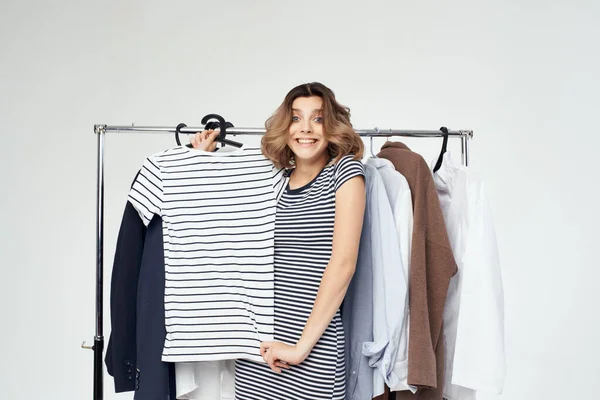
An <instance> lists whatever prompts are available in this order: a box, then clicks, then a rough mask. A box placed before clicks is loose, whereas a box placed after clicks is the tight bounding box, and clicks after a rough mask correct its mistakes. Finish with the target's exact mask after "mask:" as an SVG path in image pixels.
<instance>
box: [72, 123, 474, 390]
mask: <svg viewBox="0 0 600 400" xmlns="http://www.w3.org/2000/svg"><path fill="white" fill-rule="evenodd" d="M203 129H204V127H186V128H182V129H180V130H179V133H187V134H193V133H196V132H200V131H202V130H203ZM355 131H356V132H357V133H358V134H359V135H360V136H362V137H369V138H374V137H375V138H376V137H390V136H404V137H416V138H431V137H443V136H444V135H443V133H442V132H441V131H440V130H398V129H379V128H374V129H355ZM109 132H115V133H117V132H120V133H171V134H175V133H176V128H175V127H166V126H125V125H123V126H118V125H94V133H96V135H97V137H98V142H97V143H98V158H97V176H96V178H97V187H96V197H97V199H96V335H95V336H94V345H93V346H86V345H85V342H83V344H82V345H81V347H82V348H85V349H90V350H93V351H94V397H93V399H94V400H102V399H103V372H104V369H103V367H102V356H103V350H104V336H103V301H104V298H103V290H104V288H103V284H104V279H103V278H104V257H103V253H104V137H105V134H106V133H109ZM264 133H265V129H264V128H235V127H232V128H228V129H227V134H229V135H234V136H235V135H263V134H264ZM448 137H453V138H460V140H461V153H462V163H463V164H464V165H469V146H468V145H469V139H471V138H473V131H472V130H455V131H450V130H449V131H448Z"/></svg>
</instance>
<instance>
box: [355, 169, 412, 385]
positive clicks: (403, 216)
mask: <svg viewBox="0 0 600 400" xmlns="http://www.w3.org/2000/svg"><path fill="white" fill-rule="evenodd" d="M366 164H367V165H371V166H373V167H375V168H377V171H378V172H379V175H380V176H381V178H382V180H383V185H384V187H385V191H386V193H387V197H388V200H389V202H390V206H391V208H392V215H393V218H394V224H395V226H396V234H397V241H396V245H397V246H399V249H400V259H401V262H400V264H401V265H398V267H397V268H400V267H401V268H402V271H403V273H404V280H405V282H406V285H407V290H406V299H405V301H404V304H405V307H404V311H403V313H404V319H403V324H402V326H401V328H400V329H401V332H400V334H399V335H398V336H397V339H396V343H394V346H396V347H397V349H398V350H397V353H396V355H395V358H394V360H392V365H393V370H392V373H391V375H392V376H394V379H393V382H391V381H389V382H387V384H388V386H389V387H390V390H392V391H399V390H410V391H412V392H413V393H415V392H416V391H417V388H416V387H415V386H412V385H409V384H408V331H409V304H408V290H410V289H409V279H408V276H409V271H410V251H411V242H412V233H413V207H412V198H411V192H410V186H409V185H408V181H407V180H406V178H405V177H404V176H403V175H402V174H401V173H399V172H398V171H396V169H395V168H394V164H392V162H391V161H390V160H387V159H385V158H370V159H368V160H367V162H366ZM390 284H391V285H392V290H393V285H394V282H390ZM398 306H399V305H398ZM391 383H393V384H391ZM390 384H391V385H390Z"/></svg>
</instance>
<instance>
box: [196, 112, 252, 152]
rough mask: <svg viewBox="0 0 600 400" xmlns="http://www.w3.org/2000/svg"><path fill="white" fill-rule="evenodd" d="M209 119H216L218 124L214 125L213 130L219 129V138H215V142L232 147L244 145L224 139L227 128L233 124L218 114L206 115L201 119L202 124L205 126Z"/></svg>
mask: <svg viewBox="0 0 600 400" xmlns="http://www.w3.org/2000/svg"><path fill="white" fill-rule="evenodd" d="M209 119H217V120H218V121H219V122H218V123H216V126H215V128H213V129H216V128H219V130H220V132H219V136H217V137H216V138H215V142H219V143H223V144H224V145H226V144H228V145H230V146H233V147H238V148H239V147H242V146H243V145H244V144H243V143H239V142H236V141H233V140H229V139H225V136H226V135H227V128H233V124H232V123H231V122H227V121H225V118H223V117H221V116H220V115H219V114H208V115H205V116H204V117H203V118H202V121H200V122H202V124H204V125H206V124H207V122H208V120H209Z"/></svg>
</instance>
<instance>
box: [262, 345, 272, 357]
mask: <svg viewBox="0 0 600 400" xmlns="http://www.w3.org/2000/svg"><path fill="white" fill-rule="evenodd" d="M271 343H272V342H260V355H261V356H262V357H263V358H264V359H265V361H267V359H266V358H265V353H266V352H267V350H268V349H269V347H271Z"/></svg>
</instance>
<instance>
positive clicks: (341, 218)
mask: <svg viewBox="0 0 600 400" xmlns="http://www.w3.org/2000/svg"><path fill="white" fill-rule="evenodd" d="M365 201H366V195H365V183H364V178H363V177H362V176H355V177H353V178H351V179H349V180H348V181H346V182H345V183H344V184H343V185H342V186H341V187H340V188H339V189H338V191H337V193H336V199H335V221H334V226H333V244H332V252H331V259H330V260H329V263H328V264H327V267H326V268H325V272H324V273H323V278H322V279H321V285H320V286H319V291H318V293H317V297H316V299H315V304H314V306H313V309H312V312H311V314H310V316H309V318H308V320H307V321H306V325H305V326H304V331H303V332H302V336H301V337H300V340H299V341H298V343H296V345H295V346H288V345H286V344H284V343H281V342H263V343H262V344H261V354H262V355H263V357H265V360H266V361H267V362H268V363H269V365H270V366H271V368H272V369H273V370H274V371H277V372H279V371H280V370H279V368H278V366H281V363H278V361H282V362H284V363H287V364H292V365H295V364H299V363H300V362H302V361H304V359H306V357H308V355H309V354H310V352H311V350H312V348H313V347H314V345H315V344H316V343H317V341H318V340H319V339H320V338H321V335H323V332H325V329H326V328H327V326H328V325H329V323H330V322H331V320H332V318H333V316H334V315H335V313H336V312H337V310H338V309H339V308H340V305H341V304H342V300H343V299H344V296H345V295H346V290H347V289H348V285H349V284H350V280H351V279H352V275H354V270H355V269H356V259H357V257H358V245H359V243H360V234H361V231H362V223H363V217H364V212H365Z"/></svg>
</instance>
